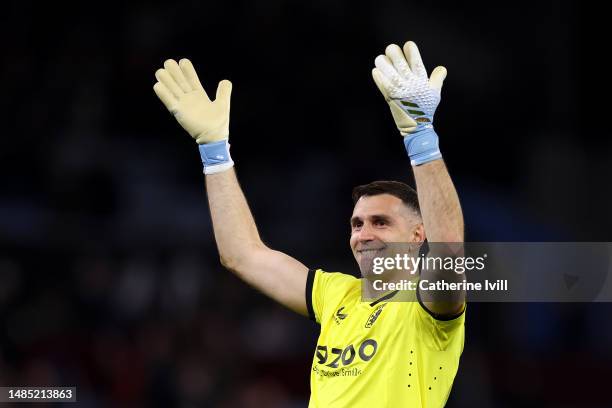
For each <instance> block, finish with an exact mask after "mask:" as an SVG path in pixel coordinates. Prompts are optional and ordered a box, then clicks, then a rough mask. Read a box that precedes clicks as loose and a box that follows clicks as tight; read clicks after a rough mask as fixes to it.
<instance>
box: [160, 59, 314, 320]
mask: <svg viewBox="0 0 612 408" xmlns="http://www.w3.org/2000/svg"><path fill="white" fill-rule="evenodd" d="M155 77H156V78H157V81H158V82H157V83H156V84H155V85H154V86H153V89H154V90H155V93H156V94H157V96H158V97H159V99H160V100H161V101H162V102H163V104H164V105H165V106H166V108H167V109H168V110H169V111H170V112H171V113H172V114H173V115H174V117H175V119H176V120H177V121H178V122H179V123H180V124H181V126H182V127H183V128H184V129H185V130H186V131H187V132H188V133H189V134H190V135H191V137H192V138H194V139H195V140H196V142H197V143H198V145H199V149H200V154H201V156H202V161H203V164H204V173H205V174H206V186H207V192H208V201H209V203H210V212H211V216H212V220H213V227H214V232H215V239H216V241H217V248H218V249H219V255H220V257H221V263H222V264H223V265H224V266H225V267H226V268H228V269H230V270H231V271H233V272H234V273H235V274H236V275H238V276H239V277H240V278H241V279H243V280H244V281H245V282H247V283H248V284H250V285H252V286H254V287H255V288H257V289H258V290H260V291H261V292H263V293H265V294H266V295H268V296H270V297H271V298H272V299H274V300H276V301H278V302H279V303H281V304H283V305H284V306H286V307H288V308H289V309H291V310H294V311H296V312H298V313H300V314H303V315H305V316H308V311H307V309H308V307H307V304H306V278H307V276H308V268H306V267H305V266H304V265H303V264H302V263H300V262H298V261H296V260H295V259H293V258H291V257H290V256H288V255H285V254H283V253H281V252H278V251H274V250H272V249H270V248H268V247H267V246H265V245H264V243H263V242H262V241H261V239H260V238H259V233H258V232H257V227H256V226H255V221H254V220H253V216H252V215H251V211H250V210H249V206H248V205H247V202H246V199H245V198H244V194H243V193H242V191H241V189H240V186H239V184H238V180H237V179H236V173H235V172H234V169H233V165H234V162H233V161H232V158H231V156H230V154H229V142H228V137H229V113H230V97H231V92H232V84H231V82H229V81H221V82H220V83H219V85H218V87H217V93H216V97H215V99H214V100H211V99H210V98H209V97H208V94H207V93H206V91H205V90H204V87H203V86H202V84H201V83H200V80H199V78H198V75H197V73H196V71H195V69H194V67H193V65H192V64H191V62H190V61H189V60H187V59H182V60H180V61H179V63H177V62H176V61H174V60H167V61H166V62H165V63H164V68H162V69H159V70H157V72H155Z"/></svg>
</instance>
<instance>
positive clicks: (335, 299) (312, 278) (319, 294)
mask: <svg viewBox="0 0 612 408" xmlns="http://www.w3.org/2000/svg"><path fill="white" fill-rule="evenodd" d="M360 282H361V280H360V279H358V278H356V277H355V276H353V275H349V274H347V273H342V272H328V271H324V270H323V269H311V270H309V271H308V279H307V281H306V300H307V306H308V310H309V314H310V317H311V318H312V319H313V320H316V321H319V322H320V321H321V317H322V315H323V314H324V313H325V311H326V310H330V308H333V307H334V306H335V305H336V304H337V303H339V302H341V301H342V300H343V299H345V298H346V297H347V296H354V295H359V294H360V293H361V285H360Z"/></svg>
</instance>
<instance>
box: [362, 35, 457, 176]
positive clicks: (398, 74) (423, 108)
mask: <svg viewBox="0 0 612 408" xmlns="http://www.w3.org/2000/svg"><path fill="white" fill-rule="evenodd" d="M385 54H386V55H379V56H378V57H376V59H375V60H374V64H375V65H376V68H374V69H373V70H372V77H373V78H374V82H375V83H376V85H377V86H378V89H379V90H380V92H381V93H382V94H383V96H384V97H385V100H386V101H387V103H388V104H389V107H390V108H391V114H392V115H393V119H394V120H395V124H396V125H397V128H398V130H399V131H400V133H401V135H402V136H404V145H405V146H406V151H407V152H408V156H410V161H411V163H412V165H413V166H418V165H420V164H424V163H427V162H429V161H432V160H437V159H440V158H441V157H442V154H441V153H440V149H439V147H438V135H437V134H436V132H435V131H434V129H433V117H434V113H435V111H436V108H437V107H438V103H440V91H441V89H442V82H443V81H444V78H446V68H444V67H437V68H435V69H434V70H433V71H432V73H431V77H430V78H429V79H428V78H427V71H426V70H425V66H424V65H423V61H422V59H421V55H420V53H419V49H418V48H417V46H416V44H415V43H414V42H412V41H408V42H407V43H406V44H405V45H404V50H403V52H402V49H401V48H400V47H398V46H397V45H395V44H391V45H389V46H388V47H387V48H386V49H385Z"/></svg>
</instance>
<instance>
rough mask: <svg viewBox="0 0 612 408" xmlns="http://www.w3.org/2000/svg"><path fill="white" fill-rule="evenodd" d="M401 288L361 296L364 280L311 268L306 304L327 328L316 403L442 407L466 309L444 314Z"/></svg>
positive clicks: (351, 407)
mask: <svg viewBox="0 0 612 408" xmlns="http://www.w3.org/2000/svg"><path fill="white" fill-rule="evenodd" d="M396 294H397V292H392V293H389V294H388V295H386V296H383V297H381V298H380V299H378V300H376V301H374V302H362V301H361V279H357V278H355V277H353V276H351V275H347V274H343V273H338V272H332V273H330V272H324V271H322V270H320V269H318V270H316V271H315V270H311V271H309V272H308V279H307V284H306V303H307V306H308V312H309V314H310V318H311V319H312V320H314V321H316V322H317V323H319V324H320V325H321V332H320V334H319V339H318V341H317V347H316V350H315V355H314V358H313V362H312V370H311V374H310V389H311V395H310V403H309V407H310V408H329V407H333V408H344V407H346V408H361V407H363V408H373V407H391V408H395V407H428V408H430V407H442V406H444V404H445V403H446V400H447V399H448V395H449V393H450V390H451V387H452V384H453V380H454V378H455V374H456V373H457V369H458V367H459V358H460V356H461V352H462V351H463V341H464V321H465V313H461V314H460V315H459V316H457V317H454V318H452V319H450V320H440V319H437V318H435V317H434V316H433V315H432V314H430V313H429V312H428V311H427V309H425V308H424V307H423V306H421V304H420V303H419V302H416V301H407V302H406V301H404V302H399V301H393V300H394V299H393V297H394V296H395V295H396Z"/></svg>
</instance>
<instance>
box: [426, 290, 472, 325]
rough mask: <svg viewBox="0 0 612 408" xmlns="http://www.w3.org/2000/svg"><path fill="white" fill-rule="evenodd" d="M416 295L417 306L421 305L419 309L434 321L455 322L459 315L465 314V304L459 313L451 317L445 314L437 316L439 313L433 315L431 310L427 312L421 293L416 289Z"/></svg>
mask: <svg viewBox="0 0 612 408" xmlns="http://www.w3.org/2000/svg"><path fill="white" fill-rule="evenodd" d="M416 295H417V299H418V300H419V305H421V307H422V308H423V309H424V310H425V311H426V312H427V314H428V315H430V316H431V317H433V318H434V319H436V320H439V321H441V322H448V321H451V320H455V319H456V318H458V317H461V315H462V314H463V313H464V312H465V309H466V307H465V306H466V305H465V303H464V304H463V309H461V311H460V312H459V313H455V314H452V315H446V314H439V313H434V312H432V311H431V310H429V309H428V308H427V306H425V303H423V300H421V291H420V290H419V288H418V287H417V291H416Z"/></svg>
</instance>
